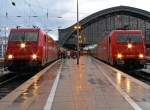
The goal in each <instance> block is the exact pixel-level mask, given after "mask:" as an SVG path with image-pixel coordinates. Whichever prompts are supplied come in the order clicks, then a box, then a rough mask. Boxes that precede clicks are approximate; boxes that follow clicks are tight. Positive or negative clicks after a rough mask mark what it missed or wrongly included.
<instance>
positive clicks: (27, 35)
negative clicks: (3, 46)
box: [10, 32, 38, 41]
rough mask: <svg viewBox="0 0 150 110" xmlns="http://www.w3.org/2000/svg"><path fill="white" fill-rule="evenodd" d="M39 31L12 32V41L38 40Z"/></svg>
mask: <svg viewBox="0 0 150 110" xmlns="http://www.w3.org/2000/svg"><path fill="white" fill-rule="evenodd" d="M37 37H38V32H11V34H10V41H37Z"/></svg>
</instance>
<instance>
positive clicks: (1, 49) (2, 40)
mask: <svg viewBox="0 0 150 110" xmlns="http://www.w3.org/2000/svg"><path fill="white" fill-rule="evenodd" d="M7 41H8V38H7V37H1V36H0V58H3V57H4V54H5V50H6V45H7Z"/></svg>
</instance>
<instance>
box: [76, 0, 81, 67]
mask: <svg viewBox="0 0 150 110" xmlns="http://www.w3.org/2000/svg"><path fill="white" fill-rule="evenodd" d="M74 29H76V30H77V65H79V58H80V53H79V51H80V48H79V30H80V29H81V26H80V24H79V2H78V0H77V24H76V26H74Z"/></svg>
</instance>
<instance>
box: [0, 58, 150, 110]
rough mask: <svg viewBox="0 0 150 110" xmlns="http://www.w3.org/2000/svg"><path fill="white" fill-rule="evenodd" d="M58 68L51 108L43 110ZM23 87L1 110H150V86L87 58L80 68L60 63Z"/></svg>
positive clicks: (73, 63)
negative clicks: (57, 78)
mask: <svg viewBox="0 0 150 110" xmlns="http://www.w3.org/2000/svg"><path fill="white" fill-rule="evenodd" d="M60 65H62V66H60ZM60 68H61V71H60V77H59V80H58V81H59V82H58V85H57V86H56V87H57V88H56V92H55V96H54V100H52V101H50V103H51V104H52V106H51V108H50V109H44V108H45V104H46V103H47V100H48V97H49V94H50V92H51V91H52V90H51V88H52V86H53V85H54V83H53V82H55V81H54V80H55V79H56V76H57V75H58V72H57V71H58V70H59V69H60ZM30 82H31V81H29V82H28V83H30ZM28 83H27V84H28ZM27 84H26V85H27ZM26 85H24V86H26ZM23 88H24V87H22V89H21V88H20V89H19V90H18V89H17V90H16V91H15V92H14V93H12V94H11V95H8V97H5V99H3V100H0V107H1V108H0V110H150V86H149V85H147V84H144V83H143V82H140V81H138V80H136V79H134V78H132V77H130V76H128V75H126V74H125V73H122V72H121V71H119V70H117V69H114V68H112V67H110V66H108V65H106V64H104V63H102V62H101V61H99V60H96V59H95V58H92V57H88V56H81V57H80V64H79V65H77V64H76V59H65V60H62V62H61V63H60V62H59V63H58V64H55V65H53V66H52V68H51V69H47V70H45V74H43V75H41V76H40V77H39V78H36V77H35V78H32V84H31V86H29V87H26V88H27V89H26V90H24V89H23ZM17 91H21V94H19V93H17ZM15 93H16V94H19V95H18V97H17V95H15ZM10 100H11V101H10ZM48 104H49V103H48ZM51 104H49V105H51Z"/></svg>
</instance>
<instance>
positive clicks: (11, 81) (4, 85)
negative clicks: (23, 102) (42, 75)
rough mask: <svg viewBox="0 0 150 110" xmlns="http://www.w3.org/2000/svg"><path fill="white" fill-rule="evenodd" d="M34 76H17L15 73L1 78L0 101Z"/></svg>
mask: <svg viewBox="0 0 150 110" xmlns="http://www.w3.org/2000/svg"><path fill="white" fill-rule="evenodd" d="M33 75H34V74H33V73H32V74H31V75H24V76H23V77H22V75H17V74H15V73H8V74H6V75H3V76H2V77H0V99H2V98H3V97H5V96H6V95H7V94H9V93H10V92H11V91H13V90H14V89H16V88H17V87H18V86H20V85H21V84H22V83H24V82H25V81H27V80H28V79H29V78H31V77H32V76H33Z"/></svg>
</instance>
